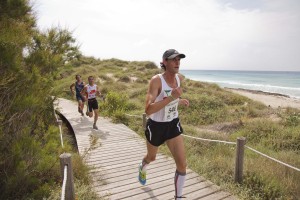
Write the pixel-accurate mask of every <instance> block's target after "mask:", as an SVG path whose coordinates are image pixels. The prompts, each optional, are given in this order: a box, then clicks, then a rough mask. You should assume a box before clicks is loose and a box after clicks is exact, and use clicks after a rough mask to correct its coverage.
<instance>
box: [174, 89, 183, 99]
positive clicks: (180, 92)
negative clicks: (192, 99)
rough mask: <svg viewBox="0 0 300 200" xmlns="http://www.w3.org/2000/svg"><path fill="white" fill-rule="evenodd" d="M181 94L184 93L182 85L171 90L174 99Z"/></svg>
mask: <svg viewBox="0 0 300 200" xmlns="http://www.w3.org/2000/svg"><path fill="white" fill-rule="evenodd" d="M181 94H182V89H181V88H180V87H178V88H175V89H173V90H172V92H171V95H172V97H173V98H174V99H177V98H179V97H180V96H181Z"/></svg>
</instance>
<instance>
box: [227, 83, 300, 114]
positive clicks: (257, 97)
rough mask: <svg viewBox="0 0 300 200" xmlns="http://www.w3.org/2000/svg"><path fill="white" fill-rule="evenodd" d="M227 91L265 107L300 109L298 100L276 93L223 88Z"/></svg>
mask: <svg viewBox="0 0 300 200" xmlns="http://www.w3.org/2000/svg"><path fill="white" fill-rule="evenodd" d="M225 89H226V90H227V91H231V92H233V93H237V94H240V95H243V96H246V97H248V98H249V99H252V100H254V101H260V102H262V103H263V104H265V105H266V106H271V107H272V108H278V107H281V108H285V107H292V108H297V109H300V99H297V98H291V97H289V96H287V95H282V94H278V93H270V92H263V91H258V90H248V89H241V88H239V89H236V88H225Z"/></svg>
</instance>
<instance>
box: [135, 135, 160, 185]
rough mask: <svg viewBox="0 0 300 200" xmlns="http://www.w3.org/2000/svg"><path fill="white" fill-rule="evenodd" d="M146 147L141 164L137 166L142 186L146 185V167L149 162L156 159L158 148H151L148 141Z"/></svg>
mask: <svg viewBox="0 0 300 200" xmlns="http://www.w3.org/2000/svg"><path fill="white" fill-rule="evenodd" d="M146 145H147V154H146V156H145V157H144V158H143V160H142V162H141V163H140V164H139V177H138V178H139V181H140V183H141V184H142V185H145V184H146V174H147V166H148V164H149V163H150V162H153V161H154V160H155V158H156V154H157V151H158V147H156V146H153V145H152V144H150V143H149V142H148V141H147V143H146Z"/></svg>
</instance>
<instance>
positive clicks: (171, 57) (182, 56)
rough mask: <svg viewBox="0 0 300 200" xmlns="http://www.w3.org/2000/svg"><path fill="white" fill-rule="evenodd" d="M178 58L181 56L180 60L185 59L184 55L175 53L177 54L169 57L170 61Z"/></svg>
mask: <svg viewBox="0 0 300 200" xmlns="http://www.w3.org/2000/svg"><path fill="white" fill-rule="evenodd" d="M177 56H179V57H180V58H185V55H184V54H182V53H175V54H173V55H171V56H169V57H168V59H173V58H175V57H177Z"/></svg>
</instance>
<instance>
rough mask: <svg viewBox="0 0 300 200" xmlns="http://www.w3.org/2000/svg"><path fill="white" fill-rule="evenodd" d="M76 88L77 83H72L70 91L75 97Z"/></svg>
mask: <svg viewBox="0 0 300 200" xmlns="http://www.w3.org/2000/svg"><path fill="white" fill-rule="evenodd" d="M74 87H75V83H72V84H71V85H70V91H71V93H72V94H73V95H74V94H75V92H74V89H73V88H74Z"/></svg>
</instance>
